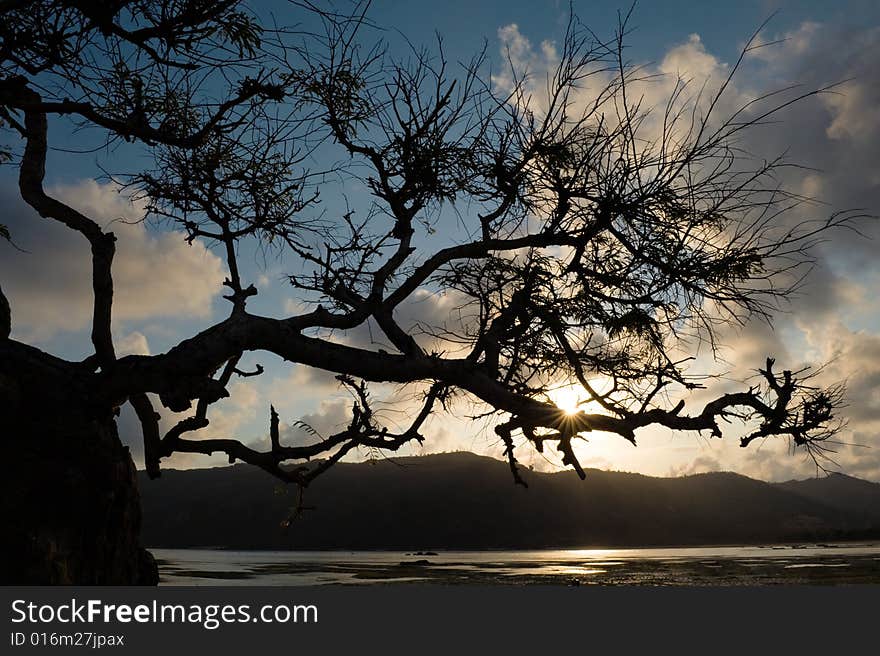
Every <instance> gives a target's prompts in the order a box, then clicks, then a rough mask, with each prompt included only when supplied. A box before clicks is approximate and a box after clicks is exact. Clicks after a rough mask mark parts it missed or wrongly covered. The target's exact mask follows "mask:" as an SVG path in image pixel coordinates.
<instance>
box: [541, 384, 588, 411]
mask: <svg viewBox="0 0 880 656" xmlns="http://www.w3.org/2000/svg"><path fill="white" fill-rule="evenodd" d="M580 392H583V388H581V387H580V386H579V385H566V386H565V387H559V388H557V389H555V390H553V391H552V392H550V393H549V396H550V400H551V401H553V403H554V404H556V406H558V407H560V408H562V409H563V410H565V414H568V415H574V414H577V413H578V411H579V410H580V408H579V407H578V403H580V401H581V395H580Z"/></svg>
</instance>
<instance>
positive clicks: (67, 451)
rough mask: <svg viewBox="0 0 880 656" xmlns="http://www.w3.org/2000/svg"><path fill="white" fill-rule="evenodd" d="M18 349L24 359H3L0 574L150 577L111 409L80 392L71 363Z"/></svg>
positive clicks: (55, 578) (66, 578)
mask: <svg viewBox="0 0 880 656" xmlns="http://www.w3.org/2000/svg"><path fill="white" fill-rule="evenodd" d="M20 355H22V356H23V357H27V358H28V359H32V360H31V362H30V366H24V367H21V368H19V369H18V371H17V372H10V370H9V369H8V368H6V367H0V436H2V449H3V455H4V456H5V457H4V465H5V466H4V469H5V471H4V472H3V476H2V481H3V483H2V499H0V521H2V524H3V540H2V542H0V545H2V546H0V582H2V583H3V584H6V585H23V584H28V585H35V584H36V585H58V584H75V585H155V584H156V583H158V574H157V569H156V563H155V561H154V560H153V557H152V556H151V555H150V553H149V552H148V551H146V550H145V549H143V548H142V547H141V545H140V528H141V509H140V499H139V495H138V490H137V479H136V476H135V468H134V464H133V462H132V460H131V455H130V454H129V451H128V448H127V447H125V446H123V445H122V443H121V442H120V440H119V435H118V433H117V430H116V423H115V418H114V416H113V412H112V409H109V408H101V407H94V405H93V404H89V402H88V399H87V398H83V395H82V392H81V387H80V386H79V384H78V381H77V378H78V377H77V375H76V370H75V366H74V365H70V364H69V363H66V365H67V366H59V364H60V361H57V360H55V359H53V358H52V357H51V356H48V355H46V354H40V352H39V351H36V349H33V350H32V351H29V352H26V353H24V354H20ZM41 355H42V356H43V357H41ZM8 363H9V361H7V364H8ZM18 364H24V363H21V362H20V363H18Z"/></svg>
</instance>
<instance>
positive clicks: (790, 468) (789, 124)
mask: <svg viewBox="0 0 880 656" xmlns="http://www.w3.org/2000/svg"><path fill="white" fill-rule="evenodd" d="M499 38H500V40H501V42H502V56H504V55H505V54H506V53H510V60H511V62H512V63H513V64H514V65H515V66H520V67H522V70H525V69H528V70H529V71H530V72H531V80H532V81H531V82H530V83H529V84H530V86H529V90H530V92H531V93H532V94H533V95H536V96H539V95H540V94H541V93H542V92H543V91H542V86H543V84H544V80H545V75H546V73H547V72H548V71H549V70H550V68H551V67H552V66H553V65H554V64H555V62H554V61H553V60H552V58H548V57H546V56H545V54H544V52H543V50H542V51H539V50H538V49H536V48H534V47H533V46H532V42H531V41H530V40H529V39H528V38H527V37H526V36H525V35H523V34H522V33H521V32H520V28H519V27H518V26H517V25H508V26H506V27H504V28H502V29H501V30H499ZM759 42H760V43H763V44H768V45H766V47H761V48H757V49H754V50H752V51H750V52H749V54H748V56H747V57H746V59H745V61H744V63H743V68H742V69H741V70H740V71H739V73H738V74H737V76H735V77H734V79H733V81H732V83H731V84H730V85H729V86H728V88H727V90H726V91H725V95H724V96H723V97H722V101H721V102H720V103H719V104H718V106H717V107H716V109H715V111H716V112H717V113H718V115H719V116H720V117H725V116H729V115H730V114H731V113H733V112H735V111H736V110H737V109H738V108H740V107H742V106H743V105H744V104H745V103H747V102H748V101H749V99H751V98H756V97H759V96H760V95H761V94H763V93H766V92H768V91H774V90H778V89H785V88H786V87H788V86H789V85H793V84H795V85H799V86H797V87H794V88H791V89H789V90H788V91H785V92H783V93H782V94H781V95H779V96H775V97H774V98H773V100H772V101H773V102H780V103H781V102H785V101H787V100H789V99H791V98H794V96H796V95H798V94H802V93H805V92H808V91H809V90H811V89H813V90H815V89H824V88H825V87H828V86H829V85H832V84H834V83H838V82H841V81H842V80H846V82H844V83H842V84H839V85H837V86H835V87H834V88H833V89H831V90H829V91H828V92H822V93H819V94H817V95H815V96H812V97H808V98H806V99H804V100H802V101H799V102H797V103H795V104H794V105H793V106H792V107H790V108H788V109H787V110H784V111H782V112H781V113H779V114H778V115H775V116H774V117H773V118H774V119H775V120H773V121H772V122H769V123H768V124H767V125H762V126H756V127H755V128H753V129H751V130H748V131H745V132H744V133H743V134H742V135H741V137H740V139H739V140H738V142H737V146H738V147H740V148H741V149H742V151H743V152H747V153H751V154H752V155H753V156H754V157H755V158H756V159H757V160H758V161H760V160H761V159H762V158H769V157H774V156H776V155H778V154H780V153H782V152H787V153H788V156H787V160H788V161H790V162H794V163H797V164H801V165H804V166H807V167H810V168H809V169H804V168H797V167H792V168H788V169H780V171H779V176H778V180H779V182H780V183H781V184H783V185H784V186H785V187H786V188H788V189H790V190H791V191H793V192H795V193H799V194H802V195H803V196H805V197H808V198H810V199H814V200H812V201H810V202H804V203H802V204H801V205H800V206H798V207H795V208H794V209H793V210H792V211H791V212H789V213H788V215H787V216H785V217H783V220H784V221H785V224H786V225H793V224H794V223H796V222H799V221H805V220H807V221H809V220H823V219H825V218H826V217H828V216H829V215H830V214H831V213H832V212H834V211H837V210H844V209H849V208H867V210H866V213H872V214H877V213H880V159H878V158H877V153H878V152H880V67H878V66H877V65H876V62H877V61H880V27H876V26H862V27H854V28H842V27H837V26H833V25H823V24H820V23H815V22H805V23H803V24H801V25H799V26H798V27H797V28H796V29H794V30H791V31H789V32H788V33H785V34H772V33H769V32H768V33H765V34H761V35H760V37H759ZM771 42H774V43H772V45H770V44H771ZM659 62H660V63H659V64H657V65H646V66H645V68H644V69H642V76H643V77H646V78H647V77H651V76H652V75H653V77H651V81H650V82H639V83H636V84H635V85H633V86H632V87H631V88H630V93H629V96H630V98H631V99H632V98H641V103H642V107H643V108H646V107H657V108H659V110H660V112H655V115H654V116H653V117H652V118H651V119H649V120H647V121H645V122H644V123H643V124H642V128H641V129H642V130H643V131H644V132H643V136H645V135H647V136H648V137H650V136H651V135H653V134H655V133H656V130H657V129H658V123H657V119H658V117H660V116H661V115H662V108H663V107H664V106H665V101H666V99H667V98H668V97H669V94H670V92H671V91H672V89H673V88H674V85H675V83H676V81H677V80H678V79H684V80H690V82H689V85H688V93H687V94H685V95H686V99H685V100H682V101H681V102H700V103H705V102H706V101H707V99H709V98H711V97H712V95H713V93H714V91H715V90H717V89H718V87H719V85H720V84H721V83H722V82H723V81H724V80H725V79H726V78H727V76H728V74H729V72H730V70H731V69H730V65H729V64H727V63H725V62H723V61H721V60H720V59H719V58H718V57H716V56H715V55H714V54H713V53H711V52H710V51H708V50H707V48H706V46H705V44H704V43H703V41H702V39H701V38H700V36H699V35H697V34H693V35H691V36H690V37H689V38H688V39H687V40H686V41H685V42H684V43H680V44H677V45H675V46H674V47H672V48H670V49H669V50H668V51H667V52H666V53H664V55H663V56H662V57H661V58H660V59H659ZM511 80H512V76H510V75H506V74H505V75H501V76H499V77H498V78H497V80H496V82H498V83H502V84H503V83H507V84H511ZM593 80H594V82H593V85H594V87H595V86H597V85H601V84H602V83H603V82H604V79H603V78H602V77H601V76H597V77H595V78H593ZM594 95H595V88H592V89H591V88H589V87H587V86H585V87H584V88H582V89H581V90H579V91H578V96H577V97H576V98H575V102H576V103H580V104H581V105H582V106H586V104H587V103H588V102H589V100H590V99H591V98H592V97H594ZM764 106H765V107H766V106H767V105H766V103H765V104H764ZM758 111H759V109H758V108H757V107H752V108H749V109H748V110H747V111H746V113H745V114H744V116H745V117H748V116H755V115H757V112H758ZM858 228H859V232H861V233H865V234H867V235H868V236H874V237H880V228H878V222H877V221H868V220H866V221H863V222H861V223H860V224H858ZM810 254H811V256H812V257H813V258H814V260H815V266H814V268H813V270H812V271H811V273H810V275H809V276H808V277H807V278H806V279H805V280H804V282H803V285H802V286H801V287H800V290H799V293H797V294H795V295H793V296H792V297H791V298H790V299H788V300H789V302H787V303H784V304H783V305H782V306H781V307H780V312H779V313H778V314H777V315H776V316H775V317H774V318H773V319H772V321H771V322H769V323H767V322H762V321H757V320H755V321H751V322H749V323H748V324H746V325H745V326H743V327H741V326H737V325H734V324H730V323H728V324H726V325H725V324H721V325H719V329H718V331H717V334H716V337H717V341H718V343H719V345H720V346H721V348H720V349H719V351H718V354H717V355H718V356H719V360H718V361H716V360H714V358H713V357H711V354H708V353H706V352H705V349H702V352H701V355H700V357H699V358H698V359H697V361H696V362H694V363H693V365H692V368H691V371H692V372H694V373H710V374H712V373H714V374H721V373H723V374H725V377H724V378H722V379H719V380H716V381H712V383H711V384H710V385H709V389H707V390H700V391H698V392H695V393H693V394H692V395H690V397H689V399H688V401H689V402H688V405H687V407H688V408H689V409H690V410H691V411H694V408H700V407H702V403H704V402H706V401H708V400H710V399H711V398H715V397H716V396H718V395H719V394H721V393H724V392H727V391H732V390H734V389H742V383H741V382H739V381H742V380H743V379H747V378H748V377H749V376H753V375H754V370H755V369H756V368H757V367H758V366H762V365H763V363H764V359H765V358H766V357H767V356H773V357H775V358H776V359H777V362H778V365H777V368H779V369H781V368H792V369H795V368H798V367H800V366H802V365H813V366H814V367H818V366H821V365H822V364H823V363H827V362H830V364H829V365H828V366H827V367H826V368H825V369H824V370H823V371H822V373H821V375H820V376H819V377H818V378H817V379H816V383H817V384H832V383H835V382H838V381H841V380H846V381H847V383H848V388H849V393H848V401H849V406H848V407H847V408H845V409H844V410H843V412H842V414H843V415H844V416H846V417H847V418H848V419H849V422H850V425H849V427H848V429H847V430H845V431H844V432H843V433H842V434H841V435H840V439H839V440H838V442H839V443H837V444H833V445H828V446H830V447H832V448H833V449H834V451H835V453H832V454H829V455H830V456H831V457H832V458H833V459H834V461H835V462H836V463H837V464H834V463H832V462H830V461H826V462H825V463H824V464H825V465H826V466H828V467H830V468H832V469H835V468H839V469H841V470H843V471H846V472H849V473H852V474H854V475H863V476H866V477H868V478H871V479H873V480H880V439H878V435H880V392H878V391H877V390H878V389H880V335H878V332H880V299H878V298H877V297H876V295H875V294H873V293H872V290H873V289H876V284H877V282H878V280H880V259H878V258H877V257H876V240H868V239H864V237H863V236H862V235H861V234H858V233H856V232H855V231H843V230H841V231H838V232H836V233H832V234H829V239H828V240H827V241H826V242H825V243H822V244H821V245H820V246H817V247H815V248H814V249H813V250H812V251H811V253H810ZM854 326H858V328H855V327H854ZM696 348H697V344H696V343H691V344H689V345H683V349H682V355H693V352H690V353H688V352H687V351H688V350H691V351H693V350H696ZM645 432H646V433H648V434H649V435H650V434H656V435H658V436H659V434H660V431H653V429H645ZM732 432H735V431H732ZM640 441H642V442H643V443H644V441H643V440H641V439H640ZM866 447H870V448H866ZM706 448H708V449H709V452H708V454H706V453H703V452H702V450H704V449H706ZM614 452H615V455H617V452H616V450H614ZM653 453H654V452H653V451H652V454H653ZM620 455H621V458H622V460H621V462H620V463H619V466H621V467H622V468H629V467H631V468H633V469H641V470H642V471H647V470H646V469H645V467H648V466H649V467H651V468H652V469H651V472H652V473H654V474H661V473H664V471H663V470H661V469H659V467H660V466H661V465H660V463H664V464H665V465H666V470H665V471H671V472H677V473H689V472H694V471H701V470H704V469H719V468H723V469H732V470H736V471H740V472H742V473H745V474H747V475H753V476H757V477H759V478H765V479H769V480H785V479H787V478H794V477H804V476H808V475H811V474H814V473H815V464H814V463H813V462H812V460H811V459H810V458H809V457H807V456H806V455H805V454H804V452H803V451H796V452H794V453H792V452H791V450H790V445H789V444H788V442H787V441H786V440H785V439H768V440H766V441H765V442H764V443H763V444H761V445H754V446H752V447H750V448H748V449H740V448H739V447H738V444H737V441H736V440H735V439H733V440H730V439H728V440H725V441H724V444H719V443H718V442H717V441H712V442H711V444H710V445H708V446H707V444H706V443H705V442H704V441H703V440H694V441H693V446H692V447H689V448H686V449H684V450H681V451H679V450H676V451H675V453H671V452H670V453H668V454H667V455H665V456H662V455H661V456H660V460H659V461H658V462H657V463H656V465H646V463H645V462H643V460H644V459H643V458H641V457H640V456H637V455H635V454H634V453H633V454H628V453H626V452H624V451H621V452H620ZM615 462H616V461H615Z"/></svg>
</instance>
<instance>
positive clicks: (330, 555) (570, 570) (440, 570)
mask: <svg viewBox="0 0 880 656" xmlns="http://www.w3.org/2000/svg"><path fill="white" fill-rule="evenodd" d="M151 551H152V552H153V554H154V556H155V557H156V559H157V561H158V562H159V575H160V584H161V585H169V586H173V585H281V586H283V585H375V584H388V583H420V584H454V585H459V584H483V585H494V584H506V585H510V584H514V585H521V584H535V583H538V584H560V585H581V584H583V585H590V584H599V585H685V586H694V585H696V586H711V585H778V584H800V585H803V584H808V585H821V584H831V585H837V584H864V583H871V584H880V544H877V543H870V544H865V543H860V544H854V543H842V544H821V545H820V544H805V545H773V546H758V547H755V546H744V547H681V548H651V549H546V550H538V551H442V552H439V553H437V554H434V553H430V554H424V553H413V552H402V551H222V550H211V549H152V550H151Z"/></svg>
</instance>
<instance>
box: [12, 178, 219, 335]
mask: <svg viewBox="0 0 880 656" xmlns="http://www.w3.org/2000/svg"><path fill="white" fill-rule="evenodd" d="M48 191H49V193H50V194H51V195H53V196H54V197H56V198H58V199H59V200H61V201H62V202H64V203H67V204H69V205H70V206H72V207H74V208H76V209H77V210H79V211H80V212H82V213H83V214H85V215H86V216H89V217H90V218H92V219H94V220H95V221H96V222H98V223H99V224H100V225H102V226H104V228H105V229H109V230H112V231H113V233H114V234H115V235H116V237H117V242H116V257H115V260H114V263H113V280H114V299H113V316H114V321H115V322H117V323H119V322H125V321H143V320H147V319H151V318H158V317H175V318H179V317H194V318H205V317H208V316H210V314H211V304H212V301H213V299H214V297H215V296H216V295H217V294H218V293H219V292H220V291H221V289H222V288H221V283H222V281H223V278H224V275H225V273H224V267H223V264H222V262H221V260H220V259H219V258H218V257H217V256H216V255H214V254H213V253H211V252H210V251H208V250H207V249H206V248H205V247H204V246H202V245H200V244H197V243H196V244H193V245H192V246H189V245H187V244H186V243H185V242H184V240H183V235H182V234H181V233H178V232H174V231H171V232H155V231H153V230H149V229H148V228H147V226H146V225H144V224H143V223H134V224H132V223H125V222H124V221H129V222H135V221H138V220H139V219H140V218H141V216H142V210H143V208H142V207H139V206H137V205H136V204H133V203H132V202H131V201H130V200H129V198H128V197H127V196H126V195H125V194H123V193H119V189H118V188H117V186H116V185H113V184H101V183H98V182H95V181H94V180H83V181H80V182H77V183H74V184H69V185H58V186H55V187H52V188H50V189H49V190H48ZM0 195H2V200H3V203H4V205H5V206H6V207H7V208H9V209H8V213H7V214H6V218H4V223H6V224H7V225H8V226H9V228H10V231H11V232H12V234H13V236H14V239H15V241H16V244H18V245H19V246H20V247H21V248H22V249H24V251H26V252H19V251H15V250H13V249H11V248H8V247H7V248H5V249H4V253H3V257H2V258H0V276H2V278H3V287H4V292H5V293H6V294H7V296H8V297H9V300H10V304H11V305H12V312H13V315H12V316H13V330H14V336H15V337H16V338H19V339H23V340H25V341H31V342H33V341H36V342H44V341H46V340H48V339H50V338H52V337H53V336H54V335H55V334H57V333H59V332H63V331H79V330H83V329H85V328H87V327H88V326H89V325H90V322H91V312H92V310H91V308H92V298H93V297H92V289H91V258H90V255H89V247H88V242H87V241H86V240H85V239H84V238H83V237H82V236H81V235H79V234H78V233H75V232H74V231H72V230H70V229H68V228H66V227H65V226H63V225H62V224H60V223H58V222H56V221H52V220H49V219H43V218H41V217H39V216H37V214H36V213H35V212H34V211H33V210H32V209H31V208H29V207H27V206H26V205H25V204H24V203H23V202H22V201H21V200H20V199H19V198H18V197H17V195H16V194H15V193H14V192H13V191H12V190H11V189H8V188H0Z"/></svg>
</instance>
